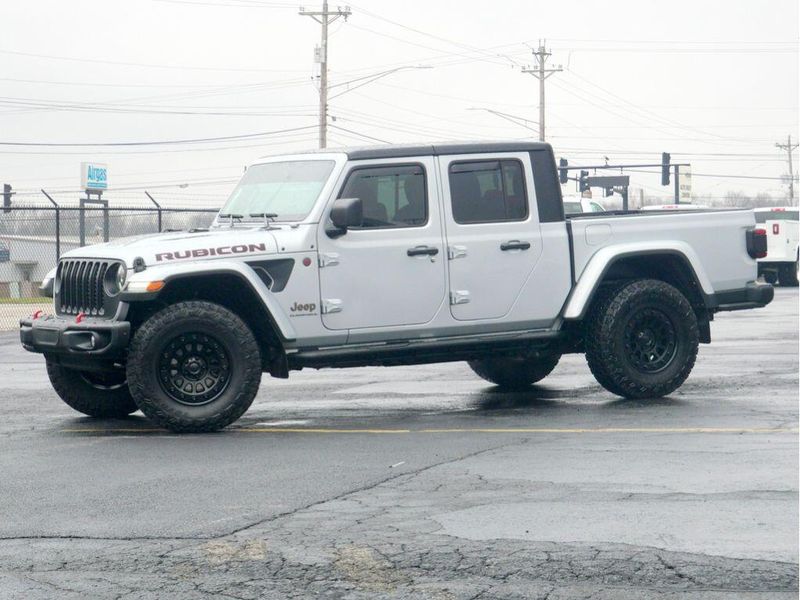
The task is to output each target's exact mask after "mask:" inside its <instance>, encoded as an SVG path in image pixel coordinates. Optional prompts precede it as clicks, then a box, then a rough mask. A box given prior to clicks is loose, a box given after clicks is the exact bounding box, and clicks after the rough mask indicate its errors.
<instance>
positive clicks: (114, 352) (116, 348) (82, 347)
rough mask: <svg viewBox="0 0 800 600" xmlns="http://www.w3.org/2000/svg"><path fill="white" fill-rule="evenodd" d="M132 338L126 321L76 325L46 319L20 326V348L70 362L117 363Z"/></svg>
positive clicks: (91, 320)
mask: <svg viewBox="0 0 800 600" xmlns="http://www.w3.org/2000/svg"><path fill="white" fill-rule="evenodd" d="M130 337H131V324H130V323H128V322H127V321H103V320H97V319H86V320H84V321H81V322H80V323H76V322H75V320H74V319H63V318H60V317H56V316H53V315H46V316H42V317H39V318H36V319H34V318H33V317H31V318H29V319H22V320H21V321H20V322H19V338H20V341H21V342H22V346H23V347H24V348H25V349H26V350H29V351H31V352H40V353H42V354H48V355H56V356H63V357H69V358H70V359H83V358H86V359H89V360H94V359H110V360H113V359H117V358H121V357H123V356H124V354H125V351H126V349H127V348H128V343H129V342H130Z"/></svg>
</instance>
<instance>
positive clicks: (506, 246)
mask: <svg viewBox="0 0 800 600" xmlns="http://www.w3.org/2000/svg"><path fill="white" fill-rule="evenodd" d="M530 247H531V243H530V242H521V241H519V240H510V241H508V242H504V243H502V244H500V250H503V251H504V252H505V251H506V250H527V249H528V248H530Z"/></svg>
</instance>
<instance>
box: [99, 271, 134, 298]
mask: <svg viewBox="0 0 800 600" xmlns="http://www.w3.org/2000/svg"><path fill="white" fill-rule="evenodd" d="M127 277H128V270H127V269H126V268H125V265H123V264H122V263H115V264H113V265H111V266H110V267H109V268H108V271H106V276H105V288H106V293H107V294H108V295H109V296H116V295H117V294H119V293H120V292H121V291H122V288H124V287H125V281H126V279H127Z"/></svg>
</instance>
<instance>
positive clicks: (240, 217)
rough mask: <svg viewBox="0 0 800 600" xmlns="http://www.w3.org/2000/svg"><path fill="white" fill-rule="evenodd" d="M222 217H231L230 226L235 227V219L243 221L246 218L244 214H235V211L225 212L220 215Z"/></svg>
mask: <svg viewBox="0 0 800 600" xmlns="http://www.w3.org/2000/svg"><path fill="white" fill-rule="evenodd" d="M219 218H220V219H230V226H231V227H233V221H234V220H236V221H241V220H242V219H244V217H243V216H242V215H235V214H233V213H225V214H221V215H220V216H219Z"/></svg>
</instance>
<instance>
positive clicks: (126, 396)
mask: <svg viewBox="0 0 800 600" xmlns="http://www.w3.org/2000/svg"><path fill="white" fill-rule="evenodd" d="M47 376H48V377H49V378H50V383H51V384H52V385H53V389H54V390H55V391H56V393H57V394H58V395H59V396H60V397H61V399H62V400H63V401H64V402H65V403H66V404H67V405H68V406H69V407H70V408H73V409H75V410H77V411H78V412H80V413H83V414H85V415H88V416H90V417H99V418H103V417H105V418H109V417H126V416H128V415H129V414H131V413H133V412H136V410H137V407H136V403H135V402H134V401H133V398H131V394H130V391H129V390H128V382H127V381H126V380H125V373H124V372H119V373H94V372H89V371H78V370H77V369H68V368H66V367H62V366H61V365H59V364H57V363H54V362H50V361H47Z"/></svg>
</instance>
